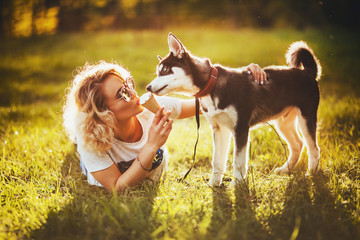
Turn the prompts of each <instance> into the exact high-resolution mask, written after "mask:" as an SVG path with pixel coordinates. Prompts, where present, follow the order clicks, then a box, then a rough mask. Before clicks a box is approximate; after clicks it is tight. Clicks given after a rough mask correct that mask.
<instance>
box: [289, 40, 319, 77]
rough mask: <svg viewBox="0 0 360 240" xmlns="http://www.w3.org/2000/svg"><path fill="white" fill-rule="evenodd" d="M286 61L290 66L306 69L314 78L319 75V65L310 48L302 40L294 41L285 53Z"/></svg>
mask: <svg viewBox="0 0 360 240" xmlns="http://www.w3.org/2000/svg"><path fill="white" fill-rule="evenodd" d="M286 62H287V63H288V64H289V66H290V67H294V68H301V69H304V70H305V71H308V72H309V73H310V74H311V76H312V77H313V78H315V79H316V80H319V79H320V76H321V65H320V62H319V60H318V59H317V58H316V56H315V54H314V52H313V51H312V50H311V48H310V47H309V46H308V45H307V44H306V43H305V42H303V41H298V42H294V43H293V44H291V45H290V47H289V50H288V52H287V53H286Z"/></svg>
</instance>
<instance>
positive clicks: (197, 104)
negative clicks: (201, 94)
mask: <svg viewBox="0 0 360 240" xmlns="http://www.w3.org/2000/svg"><path fill="white" fill-rule="evenodd" d="M195 117H196V126H197V127H196V128H197V130H196V142H195V146H194V155H193V162H192V164H191V167H190V168H189V170H188V171H187V172H186V173H185V175H184V176H183V177H182V178H180V179H178V181H179V182H183V181H185V179H186V178H187V176H188V175H189V173H190V172H191V170H192V169H193V167H194V166H195V156H196V148H197V144H198V142H199V130H200V103H199V98H198V97H195Z"/></svg>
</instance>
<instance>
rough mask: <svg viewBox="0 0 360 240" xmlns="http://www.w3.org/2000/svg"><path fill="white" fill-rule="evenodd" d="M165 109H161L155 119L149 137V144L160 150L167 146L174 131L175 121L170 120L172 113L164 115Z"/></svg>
mask: <svg viewBox="0 0 360 240" xmlns="http://www.w3.org/2000/svg"><path fill="white" fill-rule="evenodd" d="M163 111H164V107H162V108H160V109H159V110H158V111H157V112H156V114H155V117H154V120H153V122H152V124H151V126H150V129H149V136H148V141H147V143H148V144H149V145H151V146H153V147H154V148H155V150H157V149H159V148H160V147H161V146H162V145H164V144H165V142H166V140H167V139H168V137H169V134H170V132H171V129H172V124H173V120H172V119H169V116H170V114H171V111H168V112H166V113H165V114H163Z"/></svg>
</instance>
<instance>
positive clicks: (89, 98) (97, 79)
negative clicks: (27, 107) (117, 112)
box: [63, 61, 131, 152]
mask: <svg viewBox="0 0 360 240" xmlns="http://www.w3.org/2000/svg"><path fill="white" fill-rule="evenodd" d="M109 74H115V75H117V76H119V77H120V78H122V79H123V80H124V79H126V78H127V77H131V76H130V73H129V72H128V71H127V70H125V69H124V68H123V67H121V66H120V65H118V64H116V63H107V62H105V61H99V62H98V63H96V64H89V63H86V64H85V65H84V66H83V67H80V68H78V69H77V75H76V76H75V78H74V80H73V81H72V84H71V86H70V87H69V88H68V89H67V94H66V96H65V105H64V107H63V124H64V127H65V131H66V133H67V135H68V137H69V138H70V140H71V141H72V142H74V143H78V144H84V146H85V147H87V148H88V149H91V150H93V151H97V152H103V151H106V150H108V149H110V148H111V145H112V142H113V140H114V128H115V123H116V119H115V117H114V114H113V112H112V111H110V110H109V109H108V108H107V106H106V104H105V98H104V96H103V94H102V93H101V90H102V83H103V81H104V80H105V79H106V77H107V76H108V75H109ZM80 139H82V140H83V142H79V140H80Z"/></svg>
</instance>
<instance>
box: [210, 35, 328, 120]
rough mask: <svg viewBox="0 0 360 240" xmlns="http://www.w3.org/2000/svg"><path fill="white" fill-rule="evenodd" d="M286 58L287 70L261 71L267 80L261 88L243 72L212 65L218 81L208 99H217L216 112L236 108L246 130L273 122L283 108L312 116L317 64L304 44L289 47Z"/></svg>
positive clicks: (318, 69)
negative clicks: (297, 109) (310, 113)
mask: <svg viewBox="0 0 360 240" xmlns="http://www.w3.org/2000/svg"><path fill="white" fill-rule="evenodd" d="M287 58H288V59H287V60H288V63H289V65H290V66H289V67H285V66H284V67H279V66H270V67H266V68H264V70H265V72H266V74H267V79H268V80H267V82H266V83H265V84H264V85H259V84H257V83H256V82H255V81H254V79H253V76H252V75H251V74H249V73H248V72H247V71H245V70H243V69H241V70H238V69H229V68H224V67H222V66H220V65H215V67H216V68H217V69H218V70H219V78H218V81H217V85H216V88H215V89H214V90H213V92H212V93H211V96H212V98H218V100H219V101H218V102H219V104H218V107H219V108H220V109H225V108H226V107H228V106H229V105H233V106H236V109H238V111H241V116H239V117H240V119H239V120H240V121H245V122H248V123H249V126H254V125H256V124H258V123H261V122H264V121H267V120H270V119H272V118H274V116H277V115H278V114H280V113H281V112H282V111H283V110H284V109H285V108H286V107H298V108H299V109H300V110H301V111H302V112H306V113H305V115H308V114H309V112H316V110H317V107H318V104H319V87H318V83H317V79H318V78H319V76H320V74H321V66H320V65H319V63H318V60H317V59H316V57H315V56H314V55H313V53H312V51H311V49H310V48H309V47H308V46H307V45H306V44H305V43H304V42H296V43H294V44H292V45H291V47H290V48H289V52H288V54H287ZM301 67H302V68H303V69H301Z"/></svg>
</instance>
